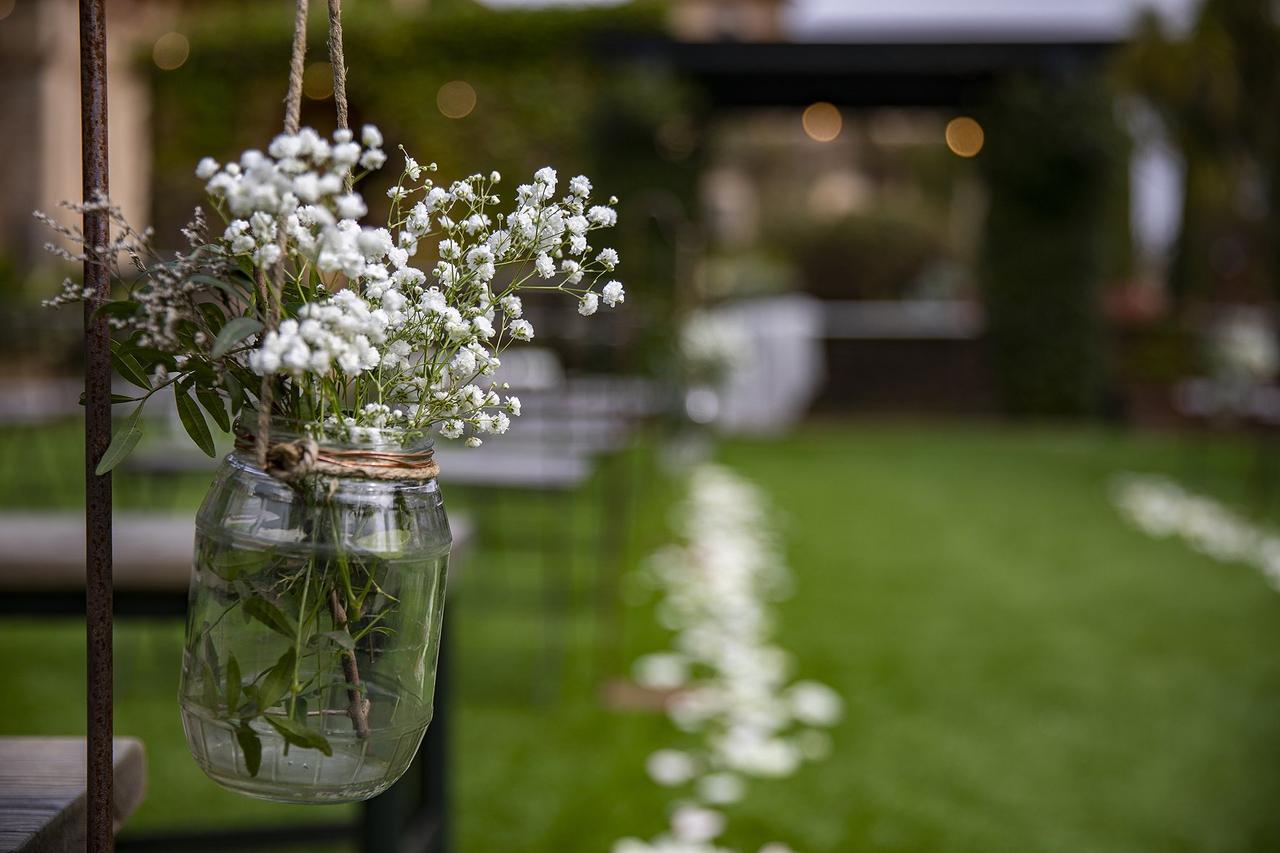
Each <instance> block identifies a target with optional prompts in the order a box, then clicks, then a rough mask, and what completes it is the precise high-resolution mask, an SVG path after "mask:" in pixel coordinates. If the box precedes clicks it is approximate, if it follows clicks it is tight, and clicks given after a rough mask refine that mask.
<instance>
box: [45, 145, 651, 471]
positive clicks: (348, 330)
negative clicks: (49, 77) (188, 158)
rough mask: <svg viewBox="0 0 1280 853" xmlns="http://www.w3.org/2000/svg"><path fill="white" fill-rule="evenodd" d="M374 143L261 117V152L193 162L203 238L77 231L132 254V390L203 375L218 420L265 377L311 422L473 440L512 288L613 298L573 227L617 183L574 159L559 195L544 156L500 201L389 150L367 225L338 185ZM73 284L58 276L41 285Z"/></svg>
mask: <svg viewBox="0 0 1280 853" xmlns="http://www.w3.org/2000/svg"><path fill="white" fill-rule="evenodd" d="M402 151H403V149H402ZM387 159H388V158H387V154H386V153H385V151H384V150H383V138H382V134H381V133H380V132H379V130H378V129H377V128H376V127H374V126H372V125H366V126H365V127H364V128H363V129H362V130H361V132H360V133H359V136H358V138H357V135H356V134H355V133H353V132H352V131H350V130H338V131H336V132H335V133H334V134H333V136H332V138H330V139H326V138H324V137H322V136H321V135H320V134H318V133H316V132H315V131H314V130H311V129H309V128H307V129H303V130H301V131H299V132H298V133H292V134H281V135H280V136H277V137H276V138H275V139H274V140H273V141H272V142H271V144H270V145H269V146H268V147H267V150H266V151H265V152H264V151H257V150H251V151H246V152H244V153H243V154H242V155H241V156H240V157H239V158H238V159H237V160H236V161H234V162H229V163H226V164H225V165H224V164H221V163H218V162H217V161H215V160H214V159H212V158H209V157H206V158H204V159H203V160H201V161H200V163H199V164H198V165H197V167H196V175H197V177H199V178H200V179H201V180H203V181H204V182H205V189H206V191H207V192H208V195H209V198H210V200H211V202H212V206H213V209H214V211H215V212H216V213H217V214H218V215H219V216H220V217H221V218H222V219H223V221H224V224H223V225H222V226H221V233H220V234H219V235H218V236H217V237H215V238H214V239H212V240H210V239H208V238H207V236H206V234H205V231H206V229H205V226H204V222H203V219H202V218H199V216H198V218H197V221H196V222H195V223H193V225H192V226H191V227H190V228H189V229H187V232H185V233H187V234H188V237H189V239H190V240H191V241H192V250H191V252H190V253H189V254H186V255H179V256H178V257H177V258H175V259H171V260H161V259H158V258H156V259H154V260H151V259H144V258H143V257H142V254H143V252H142V249H141V248H140V247H141V246H143V244H145V242H146V240H145V237H146V235H134V234H133V232H131V231H127V229H123V230H125V231H126V233H127V234H129V235H131V236H130V239H129V241H128V242H127V244H123V245H122V246H115V245H113V246H111V247H97V248H92V249H91V248H90V247H86V254H92V255H93V256H94V257H98V258H104V259H108V258H109V257H110V256H113V255H115V254H116V253H118V252H120V251H121V250H122V249H124V250H126V251H127V252H128V254H129V256H130V257H131V258H132V259H133V260H134V266H135V267H136V269H135V274H134V276H133V283H132V285H131V287H130V292H129V296H128V298H126V299H123V300H119V301H118V302H115V303H112V304H110V305H109V306H108V311H109V317H110V318H111V322H112V325H113V327H114V328H115V329H117V330H118V331H119V332H122V333H123V340H122V342H121V345H120V348H119V350H118V358H117V367H118V368H120V369H121V371H122V373H124V374H125V376H126V378H129V379H130V381H134V382H135V383H136V384H139V385H140V387H142V388H143V390H144V391H145V392H146V393H145V395H143V396H141V397H138V398H134V399H135V400H138V401H140V402H141V403H144V402H145V401H146V399H148V398H149V397H150V396H151V395H152V394H153V393H154V392H155V391H157V390H159V388H160V387H163V386H164V385H168V384H173V383H178V384H179V387H180V388H187V389H192V390H196V391H199V390H205V391H207V392H208V391H211V392H213V393H212V395H210V394H208V393H206V394H204V395H200V394H197V396H198V397H199V399H200V403H201V405H203V406H205V407H206V409H207V410H209V412H210V414H211V415H212V416H214V417H215V419H217V420H218V422H219V423H222V422H223V421H224V420H226V410H225V409H224V408H223V406H225V405H228V404H229V405H230V409H231V415H237V414H242V413H243V412H245V411H246V410H248V409H251V408H253V407H254V406H255V402H254V400H253V399H252V398H253V397H254V395H255V394H256V393H257V389H258V387H259V386H261V385H262V384H263V378H265V380H266V381H267V383H268V387H270V388H273V389H274V393H273V394H272V395H271V398H270V399H271V402H272V405H273V412H274V414H276V415H277V416H283V417H286V418H291V419H293V420H297V421H300V422H302V423H304V424H310V425H311V427H312V428H313V429H314V430H316V431H326V430H327V429H328V428H330V427H336V428H338V429H340V430H341V431H343V432H345V433H347V434H350V435H354V436H355V437H370V436H374V435H377V431H379V430H382V429H384V428H386V427H388V426H392V425H394V426H396V427H397V428H399V429H401V430H403V431H405V432H420V431H422V430H426V429H428V428H435V429H437V430H438V432H439V434H440V435H442V436H444V437H445V438H460V439H461V438H465V439H466V443H467V444H468V445H470V446H473V447H474V446H478V445H479V444H480V443H481V442H482V439H481V438H480V436H482V435H486V434H498V433H502V432H505V431H506V430H507V429H508V428H509V426H510V423H511V418H512V417H515V416H518V415H519V414H520V401H519V399H518V398H516V397H513V396H510V395H509V394H506V393H503V392H505V391H506V388H505V387H499V386H498V385H497V384H496V383H495V382H494V381H493V379H492V378H491V377H493V375H494V372H495V371H496V370H497V369H498V367H499V366H500V365H501V356H502V353H503V351H504V350H505V349H506V348H507V347H508V346H511V345H512V344H515V343H519V342H525V341H530V340H533V338H534V336H535V329H534V326H533V323H532V322H531V321H530V319H529V318H528V317H526V316H525V305H524V299H525V298H527V295H528V293H530V292H545V293H548V294H560V295H563V296H566V297H568V298H569V299H570V300H572V304H573V305H574V307H575V308H576V310H577V312H578V313H579V314H581V315H584V316H589V315H592V314H595V313H596V312H597V311H599V310H600V306H601V305H604V306H607V307H609V308H614V307H616V306H618V305H621V304H622V303H623V302H625V301H626V292H625V290H624V289H623V286H622V284H621V282H619V281H617V280H616V279H614V278H613V273H614V271H615V270H616V269H617V267H618V266H619V264H620V259H619V256H618V252H617V251H616V250H614V249H612V248H608V247H593V246H592V244H591V240H592V237H593V236H594V233H595V232H597V231H600V230H602V229H606V228H610V227H612V226H614V225H615V224H616V223H617V218H618V217H617V212H616V210H615V209H614V205H615V204H616V203H617V199H616V198H610V199H609V200H608V201H607V203H603V204H597V203H594V202H593V201H592V196H591V193H592V186H591V182H590V181H589V180H588V179H587V178H586V177H584V176H577V177H574V178H572V179H571V180H569V181H568V182H567V188H566V189H565V191H564V192H560V191H559V189H558V188H559V184H560V181H559V178H558V176H557V174H556V172H555V170H554V169H552V168H550V167H545V168H542V169H539V170H538V171H537V173H536V174H535V175H534V176H533V179H532V180H531V181H530V182H529V183H526V184H521V185H520V186H518V187H517V188H516V190H515V194H514V199H513V200H512V201H511V202H510V203H509V204H508V205H506V206H504V205H503V203H502V200H501V199H500V197H499V196H498V195H497V187H498V184H499V183H500V181H501V176H500V175H499V174H498V173H497V172H492V173H490V174H488V175H481V174H474V175H471V176H469V177H466V178H463V179H460V180H456V181H453V182H451V183H447V184H446V183H441V184H437V183H436V182H435V181H434V180H433V179H432V177H431V175H433V174H434V173H435V172H436V171H437V168H436V165H435V164H434V163H432V164H429V165H426V166H424V165H422V164H420V163H419V162H418V161H416V160H415V159H413V158H412V157H411V156H409V155H408V154H407V153H404V166H403V168H402V170H401V172H400V176H399V180H398V181H397V182H396V184H395V186H393V187H391V189H390V190H389V191H388V192H387V196H388V198H389V203H388V206H389V210H390V215H389V217H388V221H387V223H386V225H385V226H383V227H375V226H370V225H366V224H363V223H362V222H361V219H362V218H363V217H364V216H365V215H366V214H367V212H368V205H367V204H366V201H365V199H364V197H363V196H362V195H361V194H360V193H359V192H358V191H357V190H356V189H355V186H356V184H357V182H359V181H360V180H361V179H362V178H364V177H365V176H366V175H367V174H368V173H369V172H371V171H373V170H375V169H378V168H380V167H382V166H383V165H384V164H385V163H386V161H387ZM104 203H105V202H104ZM46 219H47V218H46ZM47 221H49V222H50V223H52V220H47ZM119 226H120V223H117V230H122V229H120V227H119ZM60 231H61V232H62V233H63V234H64V236H68V237H74V236H75V234H74V232H72V231H71V230H69V229H60ZM134 237H136V238H137V239H136V240H135V239H133V238H134ZM68 257H70V255H69V254H68ZM76 257H77V258H82V257H84V256H76ZM121 277H122V278H124V276H121ZM85 298H87V295H86V294H85V293H84V292H83V290H82V289H81V288H79V287H77V286H74V285H72V284H68V285H67V286H66V287H65V288H64V292H63V293H62V294H61V295H60V296H59V297H57V298H56V299H55V300H53V301H54V302H56V303H62V302H72V301H80V300H82V299H85ZM135 367H136V369H135ZM263 394H264V396H265V392H263ZM220 398H221V399H222V400H223V402H222V403H219V402H218V401H219V399H220ZM389 417H390V418H392V419H393V420H391V421H389V420H388V418H389ZM371 431H372V432H371ZM200 432H201V431H200V430H196V432H195V433H193V438H195V437H196V436H197V435H198V434H200Z"/></svg>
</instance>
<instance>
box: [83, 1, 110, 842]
mask: <svg viewBox="0 0 1280 853" xmlns="http://www.w3.org/2000/svg"><path fill="white" fill-rule="evenodd" d="M79 2H80V140H81V170H82V171H81V174H82V177H83V182H84V201H85V204H86V205H89V206H90V207H89V209H87V210H86V211H85V214H84V237H85V245H86V252H85V262H84V286H85V289H86V291H88V293H87V294H86V299H85V304H84V311H85V313H84V349H85V368H84V391H85V408H84V418H85V430H84V437H85V447H84V449H85V454H84V456H85V459H84V462H85V617H86V619H85V625H86V635H87V640H88V644H87V645H88V650H87V657H88V694H89V702H88V709H87V710H88V749H87V767H86V773H87V783H88V814H87V817H86V827H85V829H86V833H87V835H86V838H87V844H86V850H87V851H88V853H111V851H112V850H113V849H114V848H115V833H114V826H113V820H114V818H113V808H112V799H113V798H112V790H111V786H112V763H113V762H112V748H111V735H112V707H111V706H112V696H111V694H112V685H111V677H112V673H111V670H112V661H111V658H112V654H111V621H112V588H111V475H110V474H105V475H101V476H99V475H97V474H95V473H94V469H95V468H97V466H98V461H99V460H100V459H101V458H102V454H103V453H104V452H105V451H106V449H107V445H108V444H109V443H110V442H111V336H110V332H109V331H108V329H107V323H106V318H104V317H100V316H97V309H98V308H99V306H101V305H102V304H103V303H104V302H106V301H107V299H109V298H110V288H111V280H110V276H109V274H108V262H109V258H107V257H106V256H105V254H103V252H102V251H100V250H102V249H104V248H105V247H106V246H107V244H108V219H107V212H106V211H105V210H103V209H102V208H101V207H100V206H97V202H99V201H105V199H106V197H107V190H108V186H107V22H106V3H105V0H79Z"/></svg>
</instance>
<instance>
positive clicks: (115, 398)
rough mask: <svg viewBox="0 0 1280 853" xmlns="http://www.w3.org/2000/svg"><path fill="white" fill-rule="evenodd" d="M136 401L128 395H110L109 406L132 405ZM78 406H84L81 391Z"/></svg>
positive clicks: (135, 398)
mask: <svg viewBox="0 0 1280 853" xmlns="http://www.w3.org/2000/svg"><path fill="white" fill-rule="evenodd" d="M137 400H138V398H137V397H130V396H129V395H128V394H112V395H111V405H113V406H114V405H115V404H116V403H134V402H137ZM80 405H82V406H83V405H84V392H83V391H81V392H80Z"/></svg>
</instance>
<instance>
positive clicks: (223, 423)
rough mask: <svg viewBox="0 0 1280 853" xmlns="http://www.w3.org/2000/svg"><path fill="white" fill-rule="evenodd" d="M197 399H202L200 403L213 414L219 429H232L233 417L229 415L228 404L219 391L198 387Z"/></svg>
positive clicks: (224, 430) (227, 430) (225, 430)
mask: <svg viewBox="0 0 1280 853" xmlns="http://www.w3.org/2000/svg"><path fill="white" fill-rule="evenodd" d="M196 399H198V400H199V401H200V405H202V406H204V410H205V411H206V412H208V413H209V414H210V415H212V416H213V420H214V423H216V424H217V425H218V429H220V430H222V431H223V432H230V431H231V418H229V417H227V406H226V404H225V403H223V402H222V396H221V395H220V394H219V393H218V392H217V391H215V390H213V389H212V388H204V387H201V388H197V389H196Z"/></svg>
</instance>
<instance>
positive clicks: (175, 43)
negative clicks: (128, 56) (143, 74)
mask: <svg viewBox="0 0 1280 853" xmlns="http://www.w3.org/2000/svg"><path fill="white" fill-rule="evenodd" d="M190 55H191V43H190V42H188V41H187V37H186V36H184V35H183V34H182V33H165V34H164V35H162V36H160V38H158V39H156V43H155V46H154V47H152V48H151V58H152V59H153V60H155V63H156V66H157V67H158V68H160V69H161V70H163V71H172V70H174V69H175V68H181V67H182V64H183V63H184V62H186V61H187V57H188V56H190Z"/></svg>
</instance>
